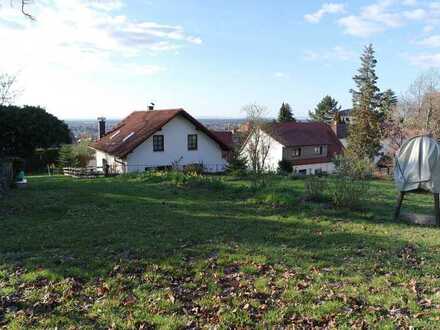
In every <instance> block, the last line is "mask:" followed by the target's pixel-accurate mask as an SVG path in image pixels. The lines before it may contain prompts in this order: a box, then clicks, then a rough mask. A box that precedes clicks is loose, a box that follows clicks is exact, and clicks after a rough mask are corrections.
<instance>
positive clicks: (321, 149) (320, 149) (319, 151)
mask: <svg viewBox="0 0 440 330" xmlns="http://www.w3.org/2000/svg"><path fill="white" fill-rule="evenodd" d="M323 151H324V148H323V147H322V146H318V147H315V154H318V155H322V153H323Z"/></svg>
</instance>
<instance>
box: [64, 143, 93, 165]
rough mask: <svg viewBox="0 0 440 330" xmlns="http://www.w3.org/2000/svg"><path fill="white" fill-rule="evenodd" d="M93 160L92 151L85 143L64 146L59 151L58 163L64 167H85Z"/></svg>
mask: <svg viewBox="0 0 440 330" xmlns="http://www.w3.org/2000/svg"><path fill="white" fill-rule="evenodd" d="M92 158H93V151H92V150H90V149H89V145H88V142H87V141H81V142H80V143H78V144H65V145H63V146H62V147H61V149H60V151H59V158H58V162H59V163H60V164H61V165H62V166H66V167H69V166H71V167H87V165H88V163H89V161H90V160H91V159H92Z"/></svg>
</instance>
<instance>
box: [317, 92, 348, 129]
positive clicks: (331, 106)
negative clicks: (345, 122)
mask: <svg viewBox="0 0 440 330" xmlns="http://www.w3.org/2000/svg"><path fill="white" fill-rule="evenodd" d="M339 110H341V107H340V106H339V105H338V101H336V100H335V99H334V98H333V97H331V96H329V95H327V96H325V97H324V98H323V99H322V100H321V102H319V103H318V105H317V106H316V108H315V111H314V112H312V111H310V112H309V116H310V118H311V119H312V120H315V121H322V122H324V123H327V124H331V123H332V122H333V121H334V120H335V118H336V115H337V113H338V112H339Z"/></svg>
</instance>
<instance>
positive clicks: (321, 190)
mask: <svg viewBox="0 0 440 330" xmlns="http://www.w3.org/2000/svg"><path fill="white" fill-rule="evenodd" d="M327 187H328V183H327V180H326V179H325V178H322V177H319V176H312V175H311V176H308V177H306V178H305V179H304V193H305V198H306V200H309V201H322V200H323V199H324V196H325V191H326V189H327Z"/></svg>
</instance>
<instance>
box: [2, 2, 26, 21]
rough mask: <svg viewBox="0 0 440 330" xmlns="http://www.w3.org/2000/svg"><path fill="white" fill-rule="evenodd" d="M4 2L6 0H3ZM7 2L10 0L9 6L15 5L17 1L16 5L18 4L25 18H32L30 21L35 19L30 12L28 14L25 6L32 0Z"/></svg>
mask: <svg viewBox="0 0 440 330" xmlns="http://www.w3.org/2000/svg"><path fill="white" fill-rule="evenodd" d="M2 2H3V1H2V0H0V5H1V4H2ZM4 2H7V0H4ZM9 2H10V5H11V6H14V5H16V3H17V2H18V5H19V6H20V11H21V13H22V14H23V15H24V16H26V17H27V18H29V19H30V20H32V21H33V20H35V17H34V16H33V15H32V14H30V13H29V12H28V10H27V7H28V6H29V5H31V4H32V3H33V2H34V1H33V0H19V1H16V0H9Z"/></svg>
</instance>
